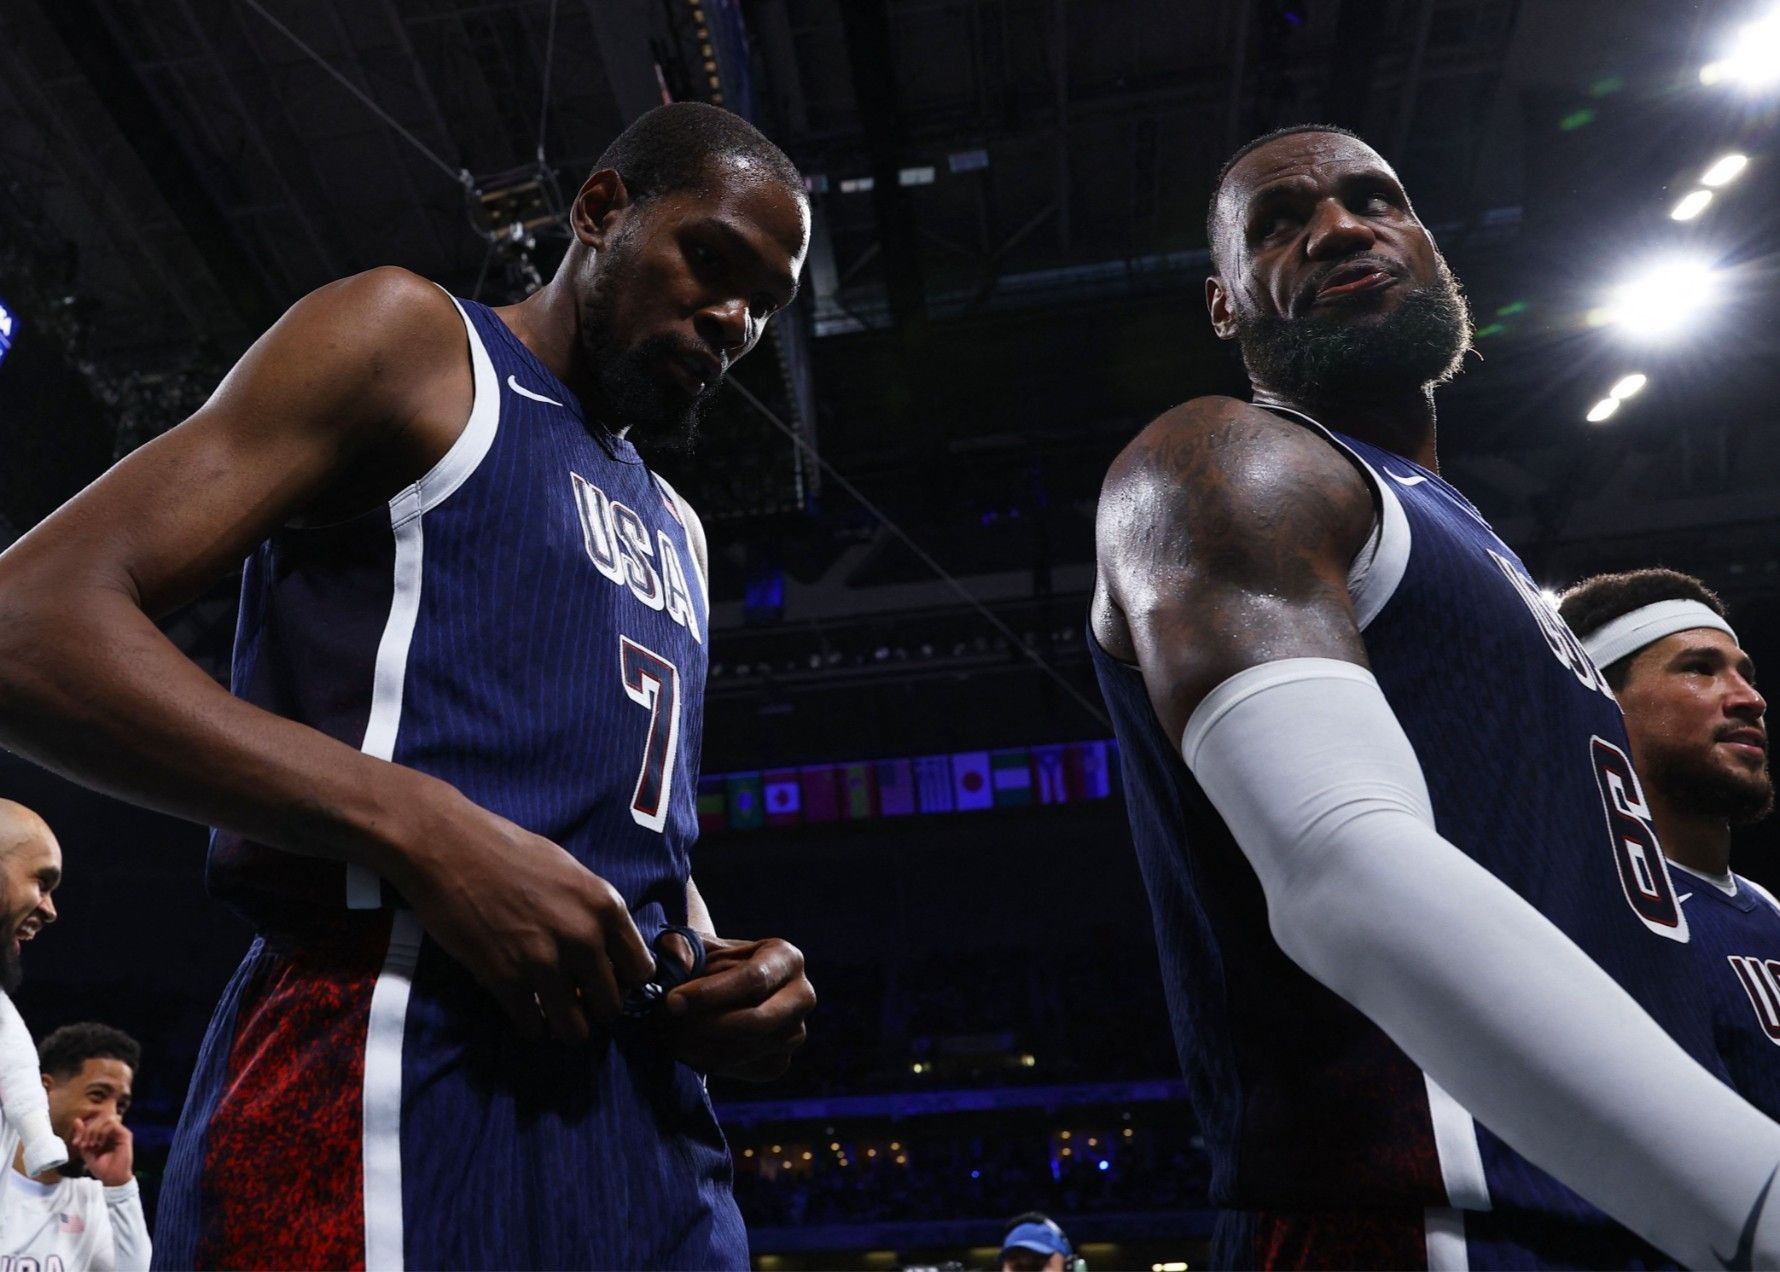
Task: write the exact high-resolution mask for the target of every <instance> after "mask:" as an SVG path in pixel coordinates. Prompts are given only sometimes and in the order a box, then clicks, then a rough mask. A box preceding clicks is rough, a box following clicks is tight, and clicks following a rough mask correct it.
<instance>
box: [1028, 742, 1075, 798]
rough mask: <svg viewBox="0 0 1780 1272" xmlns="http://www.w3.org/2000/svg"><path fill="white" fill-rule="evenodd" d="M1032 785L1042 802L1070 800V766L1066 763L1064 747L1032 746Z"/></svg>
mask: <svg viewBox="0 0 1780 1272" xmlns="http://www.w3.org/2000/svg"><path fill="white" fill-rule="evenodd" d="M1032 785H1033V787H1034V788H1035V793H1036V794H1037V796H1038V802H1039V803H1041V804H1063V803H1067V802H1068V801H1069V766H1068V765H1067V764H1065V763H1064V760H1063V748H1062V747H1060V746H1035V747H1033V748H1032Z"/></svg>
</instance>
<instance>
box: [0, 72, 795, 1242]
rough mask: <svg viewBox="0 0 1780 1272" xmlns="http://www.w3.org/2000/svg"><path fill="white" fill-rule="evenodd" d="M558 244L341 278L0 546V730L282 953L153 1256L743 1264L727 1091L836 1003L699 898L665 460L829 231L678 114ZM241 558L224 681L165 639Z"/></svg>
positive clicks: (737, 134) (253, 965) (689, 669)
mask: <svg viewBox="0 0 1780 1272" xmlns="http://www.w3.org/2000/svg"><path fill="white" fill-rule="evenodd" d="M570 228H571V229H572V231H573V234H574V239H573V242H572V243H571V244H570V247H569V250H568V253H567V255H566V257H565V258H564V260H563V262H562V266H561V268H560V269H559V270H558V272H557V274H556V275H555V277H554V278H553V279H551V280H550V282H549V283H548V284H546V285H545V286H544V287H543V288H542V289H541V290H539V291H538V292H537V293H536V294H535V295H533V296H531V297H529V298H527V299H526V300H524V301H521V302H520V303H518V304H515V305H510V306H506V307H504V308H499V309H490V308H488V307H485V306H483V305H479V304H476V303H473V302H471V301H465V300H455V299H453V298H452V297H451V296H449V295H448V294H447V293H445V292H444V291H442V290H441V289H440V288H438V287H435V286H433V285H432V284H430V283H428V282H426V281H424V280H422V279H420V278H417V277H415V276H414V275H412V274H409V273H406V272H404V271H402V270H398V269H380V270H374V271H372V272H370V273H368V274H361V275H359V276H357V277H354V278H349V279H346V280H344V281H341V282H338V283H335V284H332V285H330V286H328V287H324V288H322V289H321V290H320V291H318V292H316V293H314V294H313V295H311V296H309V297H307V298H305V299H304V300H302V301H300V302H299V303H298V304H297V305H295V306H294V307H293V308H292V309H291V310H290V312H289V313H287V314H286V315H285V316H284V317H283V318H282V319H281V320H280V321H279V322H278V323H277V325H275V326H274V327H273V328H272V329H271V330H270V331H268V332H267V333H266V334H265V336H263V337H262V338H261V339H260V341H259V342H258V343H257V344H255V345H254V347H253V348H252V349H250V350H249V351H248V353H247V354H246V355H245V356H244V357H243V358H242V360H241V361H240V362H239V363H238V364H237V365H236V366H235V368H234V369H233V370H232V371H231V372H230V373H229V375H228V377H227V378H226V379H225V380H224V381H223V383H222V385H221V386H220V387H219V388H218V389H217V391H216V394H215V395H214V396H213V397H212V398H211V400H210V401H209V402H208V403H207V404H206V405H205V406H204V407H203V408H202V409H201V410H200V411H198V413H197V414H196V415H194V416H193V417H192V418H191V419H190V420H187V421H186V422H185V423H183V424H181V425H180V426H179V427H177V428H175V429H173V430H172V431H171V432H170V433H168V434H167V435H165V436H163V437H161V438H159V439H157V440H155V441H153V442H151V443H150V444H148V445H147V446H144V447H143V448H141V449H140V450H138V451H136V452H134V453H133V454H131V455H129V456H128V457H126V458H125V459H124V460H123V461H121V462H120V463H119V464H118V465H117V466H116V467H115V468H113V469H112V470H111V471H110V472H109V473H107V474H105V475H104V476H103V477H101V478H100V479H99V480H98V481H97V482H96V483H94V484H93V485H92V486H91V487H90V488H88V489H87V490H86V491H84V492H82V493H81V494H80V495H78V496H77V497H76V498H74V499H73V500H72V501H70V503H69V504H68V505H67V506H65V507H64V508H62V509H61V510H59V511H58V512H56V513H55V514H54V515H52V516H51V517H50V518H48V519H47V520H46V521H45V522H44V523H43V524H42V525H40V526H38V527H37V528H36V529H35V530H33V531H32V532H31V533H30V534H28V535H26V536H25V537H24V538H23V539H21V540H20V541H19V542H18V543H17V544H15V545H14V546H13V547H12V548H11V549H9V550H8V551H7V552H6V554H5V555H4V556H0V740H4V742H5V743H6V745H8V746H10V747H12V748H14V749H15V750H18V751H20V752H22V753H24V754H26V755H29V756H30V757H32V758H34V759H36V760H37V761H39V762H41V763H43V764H45V765H47V766H49V767H51V768H54V769H56V770H58V771H60V772H63V773H66V774H69V775H71V776H73V777H75V778H76V779H78V780H80V781H84V782H87V783H89V784H91V785H93V786H95V787H98V788H100V789H103V790H106V791H108V792H110V793H112V794H115V795H119V796H122V797H124V798H128V799H133V800H136V801H138V802H140V803H143V804H145V805H148V806H151V807H154V808H158V809H162V810H164V811H167V812H172V813H176V814H179V815H182V816H185V817H190V818H193V819H195V820H199V821H203V822H206V823H208V824H211V825H213V826H215V827H217V831H216V834H215V836H214V838H213V840H212V845H211V853H210V862H209V883H210V886H211V888H212V890H213V891H214V892H215V893H216V894H217V895H219V896H221V897H223V898H225V899H227V900H228V901H229V902H230V903H231V904H232V905H234V906H235V907H237V908H238V909H239V910H240V911H241V912H242V913H244V914H245V915H247V916H248V918H249V919H250V920H251V921H252V922H253V923H254V924H255V926H256V927H257V928H258V930H259V932H260V939H259V940H258V941H257V942H256V943H255V945H254V946H253V948H252V949H251V951H250V952H249V954H248V956H247V959H246V961H245V962H244V963H243V965H242V967H241V969H240V971H239V973H238V974H237V976H236V978H235V980H234V982H233V983H232V984H231V985H230V987H229V989H228V990H227V992H226V994H225V996H224V999H223V1002H222V1004H221V1005H220V1007H219V1008H218V1011H217V1014H216V1017H215V1019H214V1021H213V1023H212V1026H211V1030H210V1034H209V1036H208V1038H207V1040H206V1043H205V1047H204V1051H203V1053H202V1055H201V1057H200V1060H199V1064H198V1068H197V1072H196V1073H195V1074H194V1076H193V1080H192V1086H191V1090H190V1094H189V1096H188V1100H187V1104H186V1108H185V1112H184V1115H183V1116H182V1119H181V1123H180V1129H179V1132H178V1135H177V1138H176V1142H175V1144H174V1148H173V1152H172V1156H171V1159H170V1161H169V1165H168V1170H167V1176H166V1182H165V1185H164V1188H163V1191H162V1195H161V1203H160V1211H159V1216H158V1222H157V1226H156V1233H155V1244H156V1254H155V1257H156V1261H157V1264H159V1265H161V1266H167V1267H192V1266H194V1265H195V1266H203V1267H211V1266H227V1267H243V1266H257V1267H264V1266H278V1267H292V1268H307V1267H332V1268H338V1267H364V1266H370V1267H373V1268H378V1269H388V1268H398V1267H402V1266H404V1265H406V1264H412V1265H413V1266H416V1267H424V1268H451V1267H667V1266H672V1267H739V1266H743V1265H744V1264H745V1263H746V1262H747V1242H746V1236H745V1234H744V1232H743V1229H742V1224H741V1220H740V1217H739V1215H738V1213H737V1210H736V1207H735V1203H734V1201H733V1199H732V1197H731V1195H730V1179H731V1164H730V1160H729V1154H728V1150H727V1148H726V1146H725V1144H724V1141H723V1137H722V1134H721V1133H720V1131H719V1130H718V1127H717V1124H716V1121H715V1119H714V1117H713V1115H712V1112H711V1106H710V1103H709V1101H708V1099H707V1098H706V1096H705V1091H704V1086H703V1083H702V1081H701V1075H702V1074H705V1073H712V1072H718V1073H727V1074H734V1075H738V1076H742V1077H764V1076H770V1075H773V1074H775V1073H777V1072H779V1071H781V1070H782V1069H783V1068H784V1067H785V1065H786V1063H787V1061H788V1059H789V1056H790V1054H791V1052H792V1050H793V1049H794V1048H796V1047H797V1046H798V1044H799V1043H800V1042H801V1041H802V1039H803V1028H804V1026H803V1019H804V1017H805V1015H806V1014H807V1013H808V1012H809V1010H810V1008H811V1007H812V1006H813V1004H814V994H813V992H812V991H811V988H810V985H809V982H808V980H807V979H806V978H805V976H804V971H803V960H802V956H801V955H800V954H799V953H798V952H797V950H796V949H795V948H794V947H792V946H790V945H789V944H787V943H785V942H783V941H779V940H764V941H734V940H721V939H719V938H717V937H716V936H715V935H713V934H712V924H711V919H710V916H709V915H708V914H707V913H706V912H705V909H704V906H703V904H702V902H701V900H700V898H699V896H698V892H697V889H696V888H695V887H694V886H693V883H692V880H691V874H690V866H689V862H688V851H689V849H690V847H691V845H692V842H693V840H694V838H695V837H696V833H697V813H696V809H695V806H694V801H695V794H696V789H695V788H696V785H697V765H698V757H699V749H700V741H701V729H702V707H703V689H704V679H705V665H706V641H707V639H708V637H709V626H708V624H709V614H710V607H709V600H708V591H707V588H706V552H705V539H704V533H703V530H702V529H701V528H700V525H699V522H698V519H697V517H696V516H695V515H694V514H693V512H692V510H691V509H690V508H689V507H688V506H687V505H686V503H685V502H684V501H683V500H682V499H681V498H680V497H679V496H678V494H677V493H676V492H675V491H674V490H672V489H671V488H670V487H669V486H668V484H667V483H666V482H665V481H663V480H661V479H660V478H659V477H658V476H657V475H656V474H655V473H654V472H653V470H652V469H651V468H650V466H649V464H648V463H647V462H646V461H645V460H644V459H643V457H642V455H641V454H640V453H639V452H638V449H637V444H638V443H639V442H640V443H644V444H653V445H658V446H660V445H671V444H676V443H683V442H684V440H685V439H686V438H687V437H688V436H689V435H690V433H691V431H692V429H693V428H694V426H695V425H696V423H697V418H698V414H699V410H700V408H701V407H702V406H703V405H704V404H705V403H706V402H707V401H708V400H709V399H710V397H711V395H712V394H713V393H715V392H716V391H717V388H718V385H719V384H720V382H721V381H722V379H723V377H724V375H725V373H726V372H727V371H728V369H729V368H730V366H731V365H733V364H734V363H735V362H736V361H738V360H739V359H741V358H743V357H745V356H746V355H747V354H748V353H749V352H750V351H751V350H753V349H754V347H755V346H756V344H757V343H758V342H759V340H760V338H761V335H762V333H763V332H764V331H765V328H766V324H767V322H768V321H769V320H770V319H771V318H772V316H773V315H774V314H776V313H778V312H779V311H780V310H782V309H783V308H784V307H785V306H786V305H788V304H790V302H791V300H792V297H793V296H794V295H795V294H796V290H797V279H798V274H799V272H800V270H801V269H802V266H803V260H804V254H805V251H806V248H807V245H808V241H809V231H810V214H809V206H808V201H807V198H806V196H805V194H804V191H803V183H802V179H801V178H800V177H799V175H798V173H797V171H796V169H795V168H793V166H792V165H791V163H790V161H789V160H787V159H786V158H785V156H784V155H783V154H782V153H781V152H780V151H779V150H778V149H777V148H776V147H775V146H773V145H772V143H771V142H769V141H768V140H767V139H766V138H765V137H763V136H762V135H761V134H760V133H759V132H757V131H756V130H755V129H754V128H753V127H751V126H750V125H748V124H747V123H746V122H744V121H743V120H741V119H739V118H737V117H736V116H734V115H730V114H728V113H726V112H724V111H721V110H717V109H715V108H712V107H707V106H702V105H697V104H677V105H673V106H665V107H662V108H660V109H658V110H656V111H652V112H650V113H649V114H647V115H645V116H643V117H642V118H641V119H639V120H638V121H637V122H636V123H634V124H632V125H631V126H630V127H629V128H628V129H626V130H625V132H624V133H623V134H622V135H621V136H620V137H618V138H617V139H616V140H615V141H614V142H613V143H612V145H611V146H610V147H608V149H607V150H606V152H605V153H604V154H603V155H602V156H601V158H600V160H599V162H598V164H597V165H596V169H595V171H594V172H593V174H592V175H591V176H590V177H588V179H587V181H586V182H585V184H584V185H583V186H582V187H581V190H580V192H579V193H578V194H577V196H576V198H575V201H574V204H573V207H572V210H571V214H570ZM244 556H245V557H246V558H247V567H246V574H245V579H244V583H243V588H242V603H241V617H240V625H239V629H238V637H237V644H236V651H235V665H234V686H233V688H234V692H233V694H232V695H231V694H229V693H225V692H223V691H222V690H220V689H218V688H217V687H216V686H215V685H214V684H213V683H212V682H211V681H210V680H209V678H208V677H207V676H206V675H205V674H204V673H203V672H202V671H201V670H200V669H199V668H197V667H196V666H194V665H193V664H192V663H190V662H189V661H187V660H186V659H185V658H184V657H182V656H181V655H180V654H179V652H178V651H177V650H176V649H175V648H174V647H173V646H172V645H171V644H169V643H168V642H167V641H166V640H165V639H164V638H163V637H162V636H161V635H160V633H159V632H158V631H157V629H156V628H155V626H154V621H153V620H154V618H155V616H156V615H159V614H163V613H165V612H166V611H167V610H169V609H171V608H173V607H174V606H176V605H178V604H180V603H181V602H183V601H185V600H187V599H189V598H190V597H192V596H195V595H197V594H198V593H199V592H201V591H202V590H203V589H204V588H205V587H206V586H208V585H209V584H210V583H211V582H213V581H214V580H215V579H216V578H218V577H219V576H221V575H223V574H224V573H225V572H227V571H228V570H230V569H232V568H234V567H235V565H236V564H237V563H238V562H240V560H241V559H242V558H243V557H244ZM664 934H677V935H669V936H666V937H665V938H664ZM689 959H690V964H688V961H687V960H689ZM688 972H692V973H694V974H695V975H694V978H693V979H691V980H690V981H689V983H686V984H684V985H681V986H679V987H678V988H674V989H672V992H670V993H667V994H666V995H665V997H663V996H662V994H661V991H662V990H664V989H667V988H669V987H670V986H671V985H672V982H673V980H674V979H676V977H677V976H684V975H685V974H686V973H688ZM652 1004H654V1005H653V1006H652ZM621 1005H628V1007H629V1008H630V1009H631V1010H632V1011H633V1012H635V1013H638V1014H639V1015H641V1016H643V1017H645V1018H643V1019H638V1020H631V1019H630V1018H629V1017H626V1018H625V1019H624V1020H622V1021H621V1020H620V1009H621Z"/></svg>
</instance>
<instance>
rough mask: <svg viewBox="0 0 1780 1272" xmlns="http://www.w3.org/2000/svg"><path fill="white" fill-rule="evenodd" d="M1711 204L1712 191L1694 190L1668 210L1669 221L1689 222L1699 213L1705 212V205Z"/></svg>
mask: <svg viewBox="0 0 1780 1272" xmlns="http://www.w3.org/2000/svg"><path fill="white" fill-rule="evenodd" d="M1711 202H1712V191H1710V190H1695V191H1693V192H1692V193H1690V194H1688V195H1687V196H1686V197H1685V198H1683V199H1682V200H1681V202H1679V203H1677V204H1676V205H1675V206H1674V208H1673V209H1671V210H1670V212H1669V219H1670V220H1672V221H1691V220H1693V219H1694V218H1695V217H1696V216H1698V215H1699V214H1700V213H1702V212H1704V211H1705V210H1706V205H1707V204H1709V203H1711Z"/></svg>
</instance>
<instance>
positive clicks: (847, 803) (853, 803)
mask: <svg viewBox="0 0 1780 1272" xmlns="http://www.w3.org/2000/svg"><path fill="white" fill-rule="evenodd" d="M874 778H875V775H874V773H873V770H872V766H871V765H870V764H848V765H846V766H845V767H844V768H842V769H841V787H842V791H843V795H842V799H841V813H842V815H843V816H845V817H846V818H847V820H848V821H863V820H865V819H866V818H868V817H876V816H877V814H878V784H877V782H876V780H874Z"/></svg>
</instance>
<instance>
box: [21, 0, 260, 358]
mask: <svg viewBox="0 0 1780 1272" xmlns="http://www.w3.org/2000/svg"><path fill="white" fill-rule="evenodd" d="M37 8H38V11H39V12H40V13H41V14H42V15H43V17H44V19H45V20H46V21H47V22H48V24H49V26H50V28H51V29H52V30H54V31H55V33H56V35H57V37H58V38H59V39H60V40H61V42H62V45H63V47H64V48H65V49H66V51H67V54H68V56H69V57H70V58H72V59H73V61H74V63H75V65H77V66H78V67H79V68H80V71H81V74H82V75H84V76H85V77H86V79H87V82H88V84H90V85H91V87H92V90H93V93H94V95H95V96H96V97H97V98H98V99H99V101H100V103H101V104H103V106H104V107H105V111H106V114H107V115H109V116H110V118H111V121H112V123H114V124H115V125H116V126H117V129H118V131H119V132H120V133H122V134H123V136H124V138H125V139H126V140H127V141H128V142H129V143H130V146H131V148H132V149H133V150H134V151H135V152H136V154H137V156H138V157H139V158H140V159H141V161H142V166H143V169H144V170H145V171H146V172H147V173H148V176H149V179H150V180H151V181H153V182H154V186H155V190H156V191H157V192H158V193H159V194H160V196H161V198H162V199H164V200H165V201H166V204H167V207H168V208H169V209H170V210H171V211H172V213H173V215H174V216H175V217H176V218H177V219H178V221H179V223H180V225H181V227H183V228H184V230H185V232H186V233H187V234H189V235H191V239H192V245H193V246H194V247H195V248H196V249H197V251H198V253H199V255H201V256H202V257H203V258H204V262H205V264H206V265H207V266H209V268H210V271H211V273H212V274H213V275H215V277H216V280H217V283H218V284H219V285H220V286H221V289H222V291H223V294H224V295H225V296H227V297H228V300H229V303H230V305H231V306H232V307H233V308H234V310H235V312H236V313H237V314H238V315H239V316H240V318H241V321H242V322H243V323H245V324H246V325H247V326H248V327H250V328H251V329H253V330H256V331H257V330H259V329H260V328H263V327H266V326H269V325H270V324H271V323H272V321H273V320H274V319H275V318H277V317H278V311H279V309H280V306H279V305H278V303H277V302H276V301H275V300H274V299H273V297H272V295H271V293H270V292H269V291H268V290H267V288H266V284H265V281H264V279H263V278H262V276H261V274H260V271H259V269H258V268H257V267H256V266H255V264H254V261H253V257H252V255H251V254H250V253H249V252H248V250H247V248H246V247H245V246H244V245H243V244H242V243H241V241H240V239H239V238H237V237H236V234H235V227H234V226H233V225H232V224H231V223H230V221H229V218H228V216H227V215H226V214H225V213H224V212H223V210H222V209H221V208H219V207H218V206H217V205H216V204H215V203H214V202H213V201H212V200H211V198H210V196H209V194H208V193H206V186H205V183H204V179H203V177H202V176H201V175H200V174H199V172H198V170H197V169H196V168H195V167H194V166H193V165H192V162H191V160H190V159H188V158H187V157H186V154H185V151H184V149H183V148H182V147H181V146H180V142H179V138H178V137H177V136H176V135H175V133H174V132H173V130H172V128H171V127H169V125H168V123H167V121H166V120H165V119H163V118H162V117H161V113H160V111H159V110H158V109H157V108H156V106H155V101H154V98H153V96H152V95H151V94H150V93H149V91H148V88H147V86H146V85H145V84H143V82H142V80H141V78H140V77H139V76H138V75H137V73H136V67H135V66H134V65H133V64H132V63H131V61H130V58H129V56H128V55H127V54H126V53H125V52H124V50H123V49H122V48H121V47H119V45H118V42H117V38H116V36H115V34H114V33H113V32H112V29H111V26H110V24H109V23H108V22H106V21H105V18H104V16H103V15H102V14H101V13H100V12H99V10H98V6H97V5H95V4H93V3H92V0H49V2H48V3H39V4H38V6H37Z"/></svg>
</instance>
